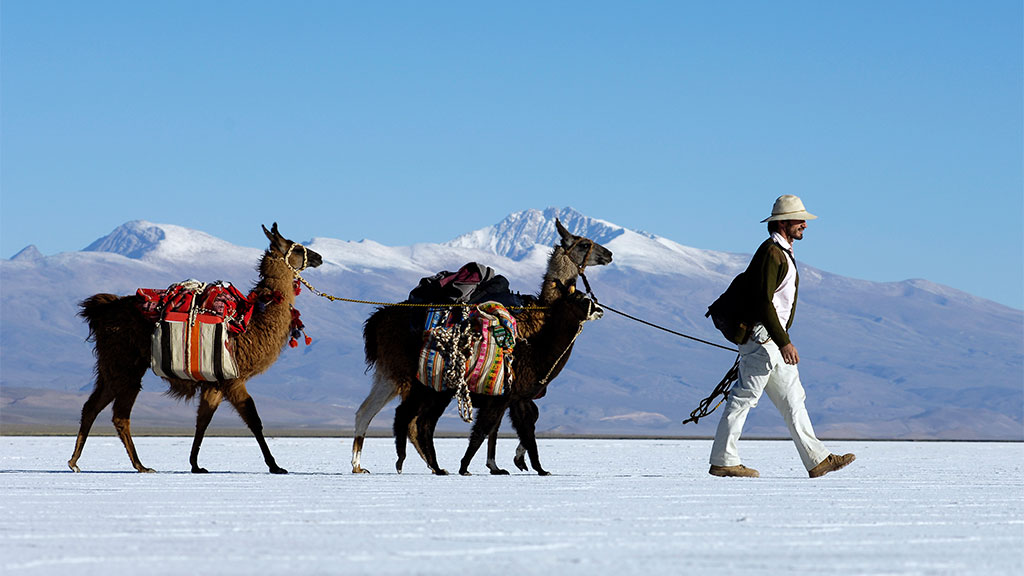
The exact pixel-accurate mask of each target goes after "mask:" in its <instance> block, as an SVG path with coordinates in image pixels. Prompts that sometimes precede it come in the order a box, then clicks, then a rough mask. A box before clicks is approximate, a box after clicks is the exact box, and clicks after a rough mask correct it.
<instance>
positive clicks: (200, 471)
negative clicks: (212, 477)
mask: <svg viewBox="0 0 1024 576" xmlns="http://www.w3.org/2000/svg"><path fill="white" fill-rule="evenodd" d="M192 473H193V474H209V473H210V471H209V470H207V469H206V468H200V467H199V466H193V467H192Z"/></svg>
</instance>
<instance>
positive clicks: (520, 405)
mask: <svg viewBox="0 0 1024 576" xmlns="http://www.w3.org/2000/svg"><path fill="white" fill-rule="evenodd" d="M510 415H511V417H512V426H513V427H515V429H516V434H518V435H519V443H520V444H521V445H522V447H523V448H525V449H526V453H527V454H528V455H529V456H530V465H531V466H533V469H534V470H536V471H537V474H539V475H541V476H548V475H549V474H551V473H550V472H548V471H547V470H545V469H544V468H543V467H542V466H541V465H540V456H539V455H538V454H537V431H536V424H537V418H538V416H539V415H540V412H539V411H538V410H537V404H535V403H534V401H533V400H525V401H521V402H515V403H513V404H512V410H511V411H510Z"/></svg>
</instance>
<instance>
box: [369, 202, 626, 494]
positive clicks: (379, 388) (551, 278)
mask: <svg viewBox="0 0 1024 576" xmlns="http://www.w3.org/2000/svg"><path fill="white" fill-rule="evenodd" d="M555 228H556V230H557V231H558V234H559V236H560V240H559V243H558V244H556V245H555V247H554V248H553V250H552V253H551V256H550V257H549V258H548V266H547V270H546V271H545V274H544V281H543V283H542V286H541V294H540V297H539V301H538V302H537V304H539V305H541V306H545V305H547V304H546V303H551V302H554V301H557V300H558V299H560V298H562V297H563V296H564V295H566V294H569V293H570V291H571V290H574V289H575V285H576V278H577V277H578V275H579V273H580V271H581V270H583V268H585V267H586V266H597V265H603V264H607V263H608V262H611V258H612V255H611V252H610V251H609V250H608V249H606V248H605V247H603V246H601V245H600V244H597V243H596V242H594V241H592V240H590V239H588V238H584V237H581V236H575V235H573V234H570V233H569V231H568V230H566V229H565V227H564V226H562V223H561V222H559V221H558V220H556V221H555ZM548 314H549V311H548V310H525V311H516V312H515V315H516V321H517V324H518V325H519V338H520V340H524V339H529V338H530V337H531V336H532V335H533V334H535V333H537V332H538V331H539V330H540V329H541V328H542V327H543V326H544V324H545V322H546V320H547V318H548ZM425 317H426V312H425V311H423V310H422V309H416V308H404V307H387V308H381V309H379V310H377V311H376V312H374V313H373V314H372V315H371V316H370V317H369V318H368V319H367V320H366V324H365V326H364V328H363V339H364V343H365V351H366V362H367V365H368V366H369V368H370V369H373V371H374V374H373V387H372V389H371V390H370V393H369V395H368V396H367V397H366V399H365V400H364V401H363V403H362V404H361V405H360V406H359V409H358V410H357V411H356V423H355V437H354V439H353V442H352V472H353V473H358V472H366V471H367V470H366V469H364V468H363V467H362V466H361V465H360V457H361V454H362V448H363V441H364V439H365V437H366V431H367V429H368V428H369V425H370V421H371V420H372V419H373V417H374V416H376V415H377V413H379V412H380V411H381V409H382V408H383V407H384V406H385V405H386V404H387V403H388V402H390V401H391V400H392V399H394V398H395V397H396V396H398V397H401V398H402V399H403V400H404V399H405V398H406V397H408V395H409V391H410V390H411V389H412V388H413V386H416V387H424V386H423V385H422V384H420V383H419V382H418V381H417V380H416V368H417V359H418V357H419V353H420V349H421V347H422V346H423V325H424V321H425ZM516 358H518V354H516ZM516 363H517V364H516V371H517V372H518V369H519V368H518V360H516ZM531 402H532V401H531ZM526 408H528V407H524V410H525V409H526ZM533 411H534V412H536V406H533ZM499 420H500V419H499ZM409 434H410V437H411V439H412V441H413V444H414V446H416V448H417V450H418V451H420V454H421V456H422V455H423V452H422V450H420V445H419V443H418V441H417V438H416V434H417V433H416V426H415V425H410V430H409ZM493 438H495V439H496V438H497V429H495V433H494V435H493ZM424 460H426V457H424ZM488 468H490V469H491V470H492V473H495V474H501V473H507V472H505V471H504V470H501V469H499V468H498V466H497V464H495V462H494V441H493V439H492V442H491V443H489V444H488Z"/></svg>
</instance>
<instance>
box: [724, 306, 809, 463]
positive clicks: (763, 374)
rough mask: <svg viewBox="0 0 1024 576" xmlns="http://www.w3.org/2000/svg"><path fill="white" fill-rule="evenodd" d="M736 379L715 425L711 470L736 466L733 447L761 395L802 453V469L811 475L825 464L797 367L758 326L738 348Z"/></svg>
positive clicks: (798, 450)
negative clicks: (720, 416)
mask: <svg viewBox="0 0 1024 576" xmlns="http://www.w3.org/2000/svg"><path fill="white" fill-rule="evenodd" d="M739 350H740V366H739V369H740V378H739V380H738V381H737V382H736V383H735V384H733V387H732V390H730V391H729V401H728V402H727V403H726V405H725V412H724V413H723V414H722V419H721V420H719V421H718V430H717V432H716V433H715V443H714V444H713V445H712V447H711V464H712V465H713V466H737V465H739V464H740V455H739V451H738V450H737V448H736V443H737V441H739V439H740V434H741V433H742V432H743V423H744V422H745V421H746V419H747V412H749V411H750V409H751V408H753V407H755V406H757V401H758V400H759V399H760V398H761V393H762V392H767V393H768V398H770V399H771V401H772V403H773V404H775V407H776V408H778V410H779V413H781V414H782V417H783V418H784V419H785V421H786V426H788V427H789V435H790V436H791V437H792V438H793V442H794V443H795V444H796V450H797V452H799V453H800V460H802V461H803V464H804V467H805V468H807V469H808V470H810V469H811V468H814V467H815V466H817V465H818V464H819V463H821V462H822V461H823V460H824V459H825V458H827V457H828V455H829V451H828V449H827V448H825V445H824V444H822V443H821V441H820V440H818V438H817V437H816V436H815V435H814V428H813V427H812V426H811V419H810V417H809V416H808V415H807V409H806V408H805V407H804V399H805V398H806V394H805V393H804V387H803V386H802V385H801V384H800V372H799V371H798V370H797V368H796V365H791V364H786V363H785V361H783V359H782V353H781V352H779V347H778V345H776V344H775V343H774V342H772V341H771V339H770V338H769V337H768V331H767V330H765V328H764V326H762V325H760V324H758V325H756V326H755V327H754V330H753V333H752V334H751V336H750V339H749V340H747V341H746V342H745V343H744V344H742V345H740V348H739Z"/></svg>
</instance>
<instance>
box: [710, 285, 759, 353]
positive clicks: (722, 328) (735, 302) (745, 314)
mask: <svg viewBox="0 0 1024 576" xmlns="http://www.w3.org/2000/svg"><path fill="white" fill-rule="evenodd" d="M746 284H747V273H746V272H745V271H744V272H742V273H740V274H739V275H738V276H736V277H735V278H733V280H732V282H731V283H730V284H729V287H728V288H726V290H725V292H723V293H722V295H721V296H719V297H718V299H717V300H715V301H714V302H712V303H711V306H708V312H707V314H705V315H704V317H705V318H711V321H712V322H714V323H715V328H718V331H719V332H721V333H722V336H725V339H726V340H728V341H729V342H732V343H733V344H737V345H739V344H743V343H744V342H746V341H747V338H750V331H751V330H752V329H753V328H754V323H753V322H751V321H750V320H749V318H750V314H749V311H748V310H747V308H748V306H747V303H746V297H745V295H747V294H749V293H750V292H749V291H748V290H746Z"/></svg>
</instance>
